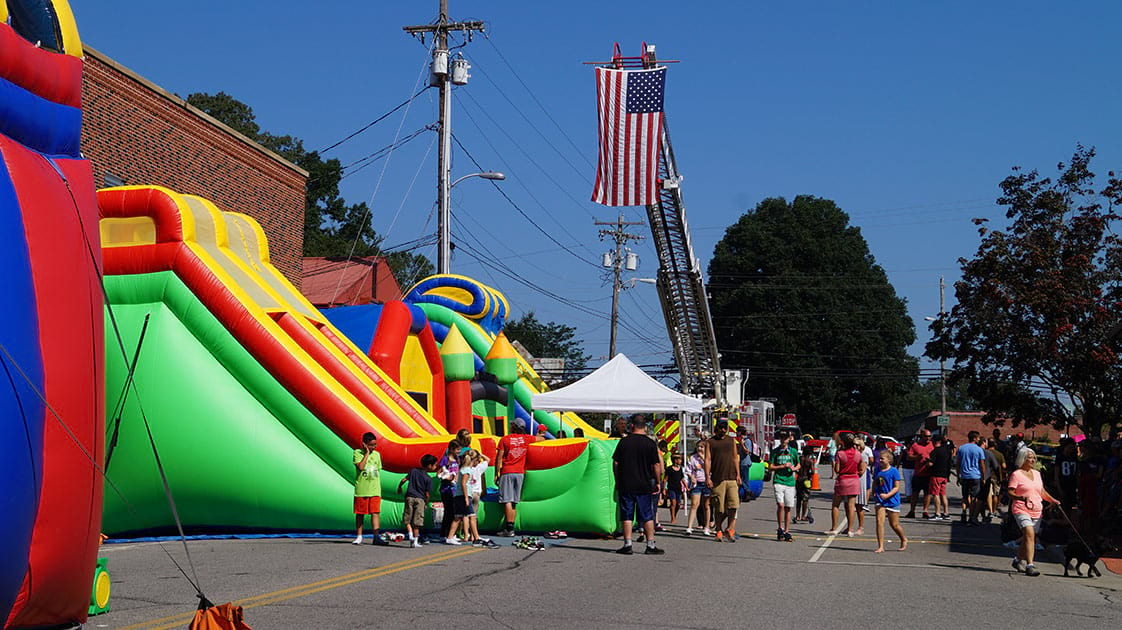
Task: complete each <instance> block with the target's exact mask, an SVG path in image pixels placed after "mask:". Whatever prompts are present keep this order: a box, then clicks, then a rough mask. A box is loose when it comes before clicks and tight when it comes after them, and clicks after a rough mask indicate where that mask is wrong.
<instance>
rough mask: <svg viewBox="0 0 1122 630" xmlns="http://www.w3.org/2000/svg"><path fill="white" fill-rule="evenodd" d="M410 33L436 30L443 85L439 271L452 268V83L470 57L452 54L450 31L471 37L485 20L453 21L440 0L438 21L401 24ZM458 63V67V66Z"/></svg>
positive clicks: (462, 78)
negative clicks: (458, 56)
mask: <svg viewBox="0 0 1122 630" xmlns="http://www.w3.org/2000/svg"><path fill="white" fill-rule="evenodd" d="M401 28H402V30H404V31H405V32H406V33H409V34H410V35H413V36H417V35H420V37H421V43H424V41H425V34H426V33H432V34H433V36H434V37H435V38H436V45H435V46H434V48H433V51H432V75H431V82H432V83H433V84H434V85H436V86H437V87H439V88H440V123H439V127H440V153H439V155H438V157H437V179H436V181H437V210H438V218H437V239H436V241H437V250H438V251H437V260H436V272H437V273H450V272H451V268H452V216H451V188H452V187H451V185H450V184H449V182H450V181H451V172H452V84H453V83H455V84H456V85H463V84H464V83H467V76H468V75H467V69H468V67H469V66H468V64H467V61H466V60H464V59H462V58H460V59H455V60H450V59H449V58H448V57H449V55H448V33H449V32H450V31H463V33H464V34H465V35H466V36H467V38H468V40H469V41H470V40H471V35H472V33H474V32H476V31H479V32H481V33H482V32H483V22H478V21H474V22H449V21H448V0H440V17H439V18H437V21H436V23H435V24H420V25H416V26H403V27H401ZM457 66H458V67H457Z"/></svg>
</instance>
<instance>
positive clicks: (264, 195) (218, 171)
mask: <svg viewBox="0 0 1122 630" xmlns="http://www.w3.org/2000/svg"><path fill="white" fill-rule="evenodd" d="M84 52H85V64H84V74H83V78H82V109H83V116H84V118H83V126H82V153H83V154H84V155H85V156H86V157H87V158H89V160H90V163H91V165H92V166H93V173H94V185H95V186H96V187H98V188H107V187H110V186H122V185H139V184H154V185H157V186H166V187H168V188H171V189H172V190H175V191H176V192H179V193H184V194H189V195H198V196H200V197H205V198H206V199H209V200H211V201H213V202H214V203H215V205H217V206H218V207H219V208H220V209H222V210H225V211H230V212H240V213H242V214H246V215H249V216H251V217H253V218H254V219H256V220H257V222H258V223H260V224H261V227H262V228H263V229H264V230H265V236H266V237H268V239H269V257H270V262H272V264H273V266H275V267H276V268H277V269H279V270H280V272H281V273H283V274H284V275H285V277H286V278H288V279H289V281H291V282H292V283H293V284H294V285H296V286H297V288H299V287H300V276H301V269H300V258H301V255H302V253H303V248H304V185H305V183H306V182H307V179H308V172H307V171H305V170H304V169H302V168H300V167H298V166H296V165H295V164H292V163H291V162H288V161H287V160H285V159H284V158H282V157H281V156H279V155H277V154H276V153H273V152H272V151H270V150H268V149H266V148H265V147H262V146H261V145H259V144H257V143H256V142H254V141H253V140H251V139H249V138H247V137H245V136H243V135H242V134H240V133H238V132H237V131H234V130H233V129H231V128H230V127H227V126H226V125H224V124H222V123H221V122H219V121H218V120H216V119H214V118H212V117H210V116H208V115H207V114H205V113H203V112H202V110H199V109H197V108H195V107H192V106H191V105H189V104H187V101H185V100H183V99H181V98H179V97H178V96H176V95H174V94H172V93H170V92H168V91H167V90H164V89H163V88H161V87H160V86H158V85H156V84H154V83H152V82H151V81H149V80H147V79H145V78H144V77H142V76H140V75H138V74H136V73H135V72H133V71H132V70H129V69H128V68H126V67H124V66H122V65H121V64H119V63H117V62H116V61H114V60H112V59H110V58H109V57H107V56H105V55H104V54H102V53H100V52H98V51H96V50H94V49H93V48H90V47H89V46H86V47H85V50H84Z"/></svg>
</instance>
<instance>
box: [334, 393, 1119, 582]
mask: <svg viewBox="0 0 1122 630" xmlns="http://www.w3.org/2000/svg"><path fill="white" fill-rule="evenodd" d="M612 435H613V436H616V437H620V438H621V440H620V443H619V445H618V446H617V448H616V450H615V453H614V455H613V471H614V475H615V481H616V488H617V492H618V505H619V510H620V522H621V524H622V530H623V546H622V547H621V548H620V549H619V550H618V553H620V554H632V553H634V547H633V545H634V543H635V542H642V543H644V546H645V550H644V553H646V554H656V555H657V554H662V553H664V550H663V549H662V548H661V547H659V546H658V545H657V544H656V542H655V537H656V535H657V532H659V531H662V530H663V524H662V523H660V522H659V518H658V508H659V506H660V505H663V506H665V507H666V508H668V512H669V524H671V525H677V524H678V520H679V516H680V514H682V512H684V517H685V519H684V520H685V522H684V525H685V528H684V530H683V531H684V533H685V535H687V536H689V535H695V534H700V535H703V536H708V537H712V538H714V539H715V540H716V541H718V542H724V541H728V542H730V543H735V542H736V541H737V540H738V534H737V529H736V524H737V512H738V509H739V507H740V505H741V502H742V501H746V500H752V499H754V498H756V497H755V496H753V494H752V492H751V491H750V489H749V483H748V479H749V471H750V470H751V466H752V464H753V463H754V462H759V461H761V459H766V460H767V462H768V468H769V473H770V476H771V487H772V494H773V497H774V501H775V504H776V511H775V520H776V540H780V541H790V540H792V538H793V537H792V535H791V532H790V527H791V525H792V524H799V523H807V524H813V523H814V517H813V515H812V513H811V510H810V497H811V485H812V479H813V478H814V476H815V475H816V474H817V467H818V456H817V454H816V451H815V449H814V448H813V447H810V446H801V445H800V444H799V443H798V442H797V437H798V436H793V435H789V434H787V433H786V431H783V430H780V431H778V432H777V433H776V434H775V440H774V442H773V443H772V444H770V445H761V444H760V443H759V442H757V441H756V440H755V439H754V436H752V435H751V434H750V433H749V432H748V431H747V429H746V428H745V427H743V426H742V427H738V429H737V431H736V433H730V431H729V423H728V421H727V420H718V421H717V422H716V424H715V426H714V428H713V432H712V434H708V433H705V432H699V434H698V436H697V438H698V439H697V440H696V442H695V444H694V447H693V450H692V452H691V453H689V455H688V457H685V458H683V456H682V455H681V454H680V453H677V452H671V451H670V449H669V447H668V445H667V443H666V442H665V441H664V440H657V438H656V437H654V436H652V435H651V433H650V432H649V424H648V420H647V419H646V417H644V416H642V415H636V416H632V417H631V418H630V419H628V418H619V419H618V421H617V422H616V423H615V424H614V426H613V429H612ZM538 439H542V436H540V435H528V434H527V433H526V430H525V425H523V424H521V423H519V422H515V423H512V425H511V433H510V434H508V435H506V436H504V437H503V438H502V439H501V440H500V441H499V444H498V449H497V456H496V461H495V462H494V466H495V480H496V485H497V486H498V490H499V498H498V499H499V503H500V504H501V505H502V506H503V511H504V517H505V525H504V527H503V528H502V530H501V531H499V532H498V535H500V536H513V535H514V524H515V518H516V510H517V505H518V503H519V501H520V500H521V494H522V486H523V480H524V472H525V457H526V452H527V448H528V447H529V445H530V444H532V443H533V442H534V441H537V440H538ZM471 442H472V438H471V435H470V434H469V433H468V432H467V431H460V432H459V433H458V434H457V435H456V438H455V439H453V440H452V441H450V442H449V444H448V448H447V451H446V452H445V453H444V455H443V456H442V457H441V458H439V459H438V458H436V457H434V456H432V455H425V456H424V457H422V459H421V461H420V462H419V466H418V467H416V468H414V469H413V470H412V471H410V473H409V474H408V475H407V476H406V477H405V478H403V479H402V480H401V483H400V484H398V492H399V493H401V492H402V490H403V489H404V490H405V507H404V513H403V517H404V518H403V521H404V526H405V529H406V535H407V537H408V541H409V544H410V545H411V546H415V547H418V546H420V545H421V544H423V536H422V535H421V530H422V528H423V526H424V516H425V509H426V507H427V505H428V504H429V503H430V502H431V503H433V504H434V505H435V504H437V503H439V505H440V506H441V507H442V508H443V518H442V519H440V521H441V531H440V540H442V541H443V542H445V543H446V544H449V545H460V544H465V543H467V544H472V545H481V546H487V547H494V546H496V545H495V543H494V542H492V541H491V540H489V539H486V538H483V537H482V536H480V534H479V530H478V524H477V520H476V515H477V513H478V507H479V501H480V497H481V495H482V493H483V489H484V484H483V479H484V473H485V471H486V469H487V468H488V467H489V466H490V465H491V462H490V461H489V460H488V458H487V457H486V456H484V455H483V454H482V453H481V452H480V451H479V450H476V449H474V448H472V447H471ZM831 442H832V443H833V444H836V448H832V449H831V450H833V453H832V458H831V469H832V474H833V477H834V492H833V500H832V503H831V521H830V528H829V529H828V530H825V532H824V533H825V534H827V535H831V536H850V537H852V536H859V535H862V534H864V524H865V523H864V521H865V513H866V512H867V511H871V512H873V514H874V518H875V528H876V537H877V547H876V549H875V551H876V552H877V553H880V552H883V551H884V550H885V542H886V539H885V535H886V526H887V528H890V529H891V530H892V531H893V532H895V534H896V536H897V538H898V540H899V543H900V544H899V550H900V551H904V550H906V549H907V546H908V538H907V536H906V535H905V532H904V528H903V526H902V524H901V519H902V518H903V519H915V518H922V519H924V520H929V521H940V520H951V518H952V517H951V507H950V502H949V501H948V499H947V487H948V484H949V482H950V480H951V479H952V478H955V479H956V480H957V484H958V486H959V487H960V488H961V494H962V502H961V511H960V513H959V516H958V518H959V523H960V524H961V525H963V526H966V527H978V526H983V525H986V524H989V523H992V522H993V520H994V519H995V518H996V517H998V515H999V507H1000V506H1002V505H1007V506H1008V509H1007V510H1005V512H1006V516H1005V518H1004V521H1005V523H1004V525H1005V529H1006V530H1009V529H1011V528H1013V531H1016V532H1017V537H1016V539H1015V541H1014V542H1013V543H1011V544H1015V546H1016V549H1017V553H1016V557H1015V558H1014V560H1013V567H1014V568H1016V569H1017V570H1018V571H1021V572H1023V573H1024V574H1025V575H1028V576H1036V575H1039V574H1040V572H1039V570H1038V569H1037V568H1036V566H1035V562H1034V560H1035V552H1036V549H1037V545H1038V543H1039V542H1040V541H1041V540H1042V519H1043V522H1045V523H1052V525H1051V526H1050V527H1049V529H1052V530H1058V529H1060V528H1062V527H1064V526H1065V524H1066V526H1067V528H1068V529H1069V530H1070V531H1079V532H1081V533H1082V537H1083V538H1085V539H1093V538H1096V537H1099V536H1101V535H1103V534H1108V535H1109V534H1114V535H1117V534H1118V532H1117V529H1118V527H1119V498H1120V494H1122V440H1120V439H1118V437H1117V436H1115V437H1114V438H1113V439H1112V440H1111V441H1107V442H1103V441H1100V440H1097V439H1086V440H1083V441H1082V442H1079V443H1076V441H1075V440H1073V439H1069V438H1064V439H1063V440H1062V441H1061V443H1060V446H1059V448H1058V449H1057V452H1056V455H1055V460H1054V461H1053V462H1052V463H1051V465H1050V466H1048V467H1046V468H1044V469H1043V470H1041V469H1042V466H1041V465H1040V460H1039V456H1038V454H1037V453H1036V452H1035V451H1034V450H1033V449H1032V448H1030V446H1029V445H1028V444H1027V443H1026V442H1025V440H1024V436H1023V435H1022V434H1019V433H1018V434H1016V435H1012V436H1008V437H1005V438H1002V436H1001V433H1000V430H998V429H995V430H994V432H993V437H991V438H989V439H986V438H983V437H982V436H981V435H980V433H979V432H977V431H971V432H970V433H969V434H968V435H967V439H966V441H965V443H963V444H962V445H960V446H956V445H954V444H952V443H951V441H950V440H948V439H946V438H945V437H944V436H942V435H938V434H936V435H932V432H931V431H930V430H927V429H926V428H924V429H921V430H920V431H919V432H918V433H917V434H916V436H915V437H914V438H913V439H910V440H908V442H907V443H906V444H905V445H904V446H903V447H902V448H896V449H894V448H893V447H892V446H891V445H890V442H889V441H888V440H886V439H884V438H880V439H877V440H876V441H875V442H874V443H872V444H866V443H865V441H864V437H863V436H862V435H861V434H857V433H852V432H839V433H838V434H836V435H835V436H834V439H833V440H832V441H831ZM768 447H770V448H768ZM376 448H377V438H376V437H375V436H374V435H373V434H372V433H367V434H366V435H364V436H363V440H362V447H361V448H359V449H356V450H355V452H354V463H355V468H356V482H355V506H354V508H355V525H356V537H355V540H354V542H355V544H360V543H362V542H363V538H364V537H363V525H364V521H365V519H366V516H367V515H370V517H371V526H372V529H373V533H374V536H373V542H374V544H385V543H384V540H383V539H382V538H381V537H380V536H379V535H378V534H379V518H378V517H379V512H380V502H381V497H380V493H381V487H380V477H379V476H380V472H381V458H380V456H379V454H378V453H377V450H376ZM433 474H435V476H436V478H437V479H438V481H439V484H438V487H437V488H435V490H436V492H432V490H434V488H431V485H432V484H431V483H430V482H431V476H432V475H433ZM437 494H438V495H439V496H438V497H437V496H435V495H437ZM905 499H906V500H907V502H908V510H907V513H906V514H903V515H901V510H902V508H903V503H904V501H905ZM1045 504H1054V505H1056V506H1057V507H1058V508H1059V509H1062V511H1063V512H1062V514H1061V516H1062V517H1063V518H1062V521H1063V522H1060V520H1061V519H1058V518H1055V517H1053V518H1052V519H1051V520H1049V519H1048V518H1046V514H1045V509H1044V508H1045ZM917 509H918V510H919V515H920V516H918V517H917ZM1104 529H1106V530H1108V531H1104ZM636 534H637V535H636ZM1045 537H1047V536H1045ZM1059 538H1060V536H1059V535H1058V534H1056V533H1055V531H1053V533H1052V537H1051V542H1062V541H1060V540H1058V539H1059Z"/></svg>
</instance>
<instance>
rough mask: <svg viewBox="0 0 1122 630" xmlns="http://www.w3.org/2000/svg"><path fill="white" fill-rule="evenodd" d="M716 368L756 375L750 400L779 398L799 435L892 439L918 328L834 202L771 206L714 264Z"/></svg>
mask: <svg viewBox="0 0 1122 630" xmlns="http://www.w3.org/2000/svg"><path fill="white" fill-rule="evenodd" d="M709 295H710V312H711V314H712V317H713V324H714V328H715V330H716V335H717V347H718V348H719V349H720V352H721V366H722V367H723V368H724V367H727V368H731V369H743V368H747V369H748V370H749V379H748V383H747V385H746V391H747V394H748V398H750V399H757V398H763V397H774V398H776V399H778V402H777V403H776V411H777V412H779V413H785V412H792V413H797V414H798V416H799V420H800V423H801V424H802V425H803V428H804V429H812V430H814V431H816V432H818V433H824V432H826V431H829V430H831V429H835V428H843V427H844V428H851V429H853V428H868V429H870V430H874V431H884V432H891V431H892V430H894V429H895V428H896V425H897V424H898V422H899V420H900V418H902V417H903V416H904V415H906V413H907V412H908V411H910V409H909V408H908V407H907V404H908V395H909V393H910V392H912V391H913V388H914V386H915V384H916V383H917V374H918V367H917V364H916V360H915V359H914V358H913V357H910V356H908V355H907V353H906V350H905V349H906V348H907V346H908V345H909V344H911V343H912V342H913V341H914V340H915V328H914V325H913V323H912V320H911V318H910V317H908V314H907V310H906V308H905V305H904V301H903V300H902V299H900V298H899V297H897V296H896V292H895V290H894V289H893V287H892V285H891V284H889V282H888V278H887V276H886V275H885V272H884V270H883V269H882V268H881V267H880V266H879V265H877V264H876V261H875V260H874V258H873V256H872V254H870V253H869V247H868V244H867V243H866V242H865V239H864V237H862V236H861V232H860V230H859V229H858V228H856V227H853V226H850V225H849V216H848V215H847V214H846V213H845V212H843V211H842V210H841V209H839V208H838V207H837V205H835V204H834V202H833V201H830V200H828V199H821V198H817V197H812V196H805V195H801V196H798V197H796V198H795V200H794V201H793V202H791V203H788V202H787V201H786V200H785V199H782V198H772V199H766V200H764V201H762V202H760V204H759V205H757V206H756V208H755V209H754V210H751V211H749V212H747V213H746V214H744V215H743V216H741V217H740V220H739V221H737V222H736V223H735V224H733V225H732V226H730V227H729V228H728V229H727V230H726V231H725V235H724V237H723V238H722V239H721V241H720V242H718V243H717V246H716V248H715V250H714V253H713V258H712V260H711V261H710V262H709Z"/></svg>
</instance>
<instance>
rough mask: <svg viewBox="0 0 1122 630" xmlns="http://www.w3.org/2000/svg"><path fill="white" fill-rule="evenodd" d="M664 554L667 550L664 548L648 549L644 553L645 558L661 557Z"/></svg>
mask: <svg viewBox="0 0 1122 630" xmlns="http://www.w3.org/2000/svg"><path fill="white" fill-rule="evenodd" d="M628 553H630V552H628ZM664 553H666V550H665V549H663V548H662V547H647V550H646V551H644V552H643V555H645V556H661V555H662V554H664Z"/></svg>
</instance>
